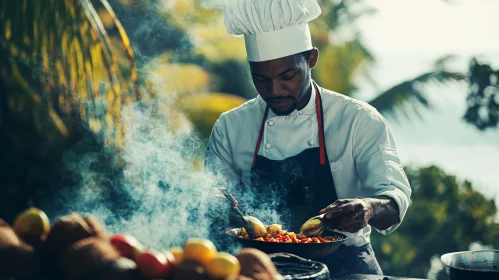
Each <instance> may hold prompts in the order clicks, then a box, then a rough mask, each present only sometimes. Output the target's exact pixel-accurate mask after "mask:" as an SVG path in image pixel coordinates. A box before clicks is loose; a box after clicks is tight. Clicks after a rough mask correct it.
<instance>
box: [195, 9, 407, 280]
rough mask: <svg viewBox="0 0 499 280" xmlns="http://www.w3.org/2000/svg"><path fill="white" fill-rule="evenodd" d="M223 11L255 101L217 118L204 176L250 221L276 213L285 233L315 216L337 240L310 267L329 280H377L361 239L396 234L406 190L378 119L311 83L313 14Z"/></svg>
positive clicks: (388, 136)
mask: <svg viewBox="0 0 499 280" xmlns="http://www.w3.org/2000/svg"><path fill="white" fill-rule="evenodd" d="M224 7H225V9H224V12H225V26H226V29H227V31H228V32H229V33H230V34H232V35H236V36H241V35H242V36H244V41H245V46H246V53H247V60H248V62H249V67H250V71H251V75H252V79H253V83H254V85H255V88H256V90H257V91H258V93H259V96H257V97H256V98H254V99H251V100H249V101H248V102H246V103H245V104H243V105H242V106H240V107H238V108H235V109H233V110H230V111H228V112H225V113H223V114H222V115H221V116H220V117H219V119H218V120H217V122H216V123H215V125H214V127H213V130H212V133H211V136H210V139H209V143H208V147H207V150H206V160H205V168H206V170H208V171H210V172H213V173H214V174H215V175H216V176H218V178H222V181H223V182H224V183H225V184H226V186H228V187H229V188H230V189H231V190H232V191H233V192H234V193H236V194H237V195H236V196H239V197H242V198H243V200H244V199H246V198H248V197H251V199H246V201H244V204H247V205H252V206H251V207H253V208H250V209H253V210H255V211H256V210H258V211H260V212H256V213H259V214H256V215H260V217H262V218H263V216H264V215H266V214H265V213H271V212H269V211H270V210H275V211H277V212H278V213H279V215H280V219H281V220H280V222H281V223H282V224H283V227H285V228H287V229H289V230H291V231H297V230H298V229H299V227H300V225H301V224H303V222H305V221H306V220H307V219H308V218H310V217H313V216H316V215H318V214H322V213H325V218H326V221H327V225H328V227H329V228H330V229H333V230H335V231H338V232H341V233H343V234H345V235H346V236H347V239H346V240H345V242H344V243H343V245H342V246H341V247H340V248H339V249H338V250H337V251H336V252H335V253H333V254H331V255H330V256H327V257H325V258H324V259H320V261H322V262H324V263H326V264H327V265H328V267H329V270H330V273H331V276H332V277H338V276H341V275H346V274H353V273H365V274H378V275H382V270H381V268H380V266H379V264H378V262H377V260H376V257H375V255H374V252H373V250H372V247H371V245H370V234H371V229H372V228H374V229H375V230H377V231H378V232H380V233H381V234H385V235H386V234H389V233H391V232H393V231H394V230H396V229H397V228H398V227H399V225H400V223H401V222H402V220H403V218H404V215H405V213H406V211H407V208H408V206H409V199H410V195H411V188H410V185H409V182H408V180H407V177H406V175H405V173H404V170H403V168H402V166H401V163H400V159H399V156H398V154H397V151H396V148H395V142H394V139H393V137H392V133H391V130H390V127H389V125H388V124H387V122H386V121H385V119H384V118H383V117H382V116H381V115H380V114H379V113H378V111H376V109H374V108H373V107H371V106H370V105H368V104H366V103H365V102H362V101H359V100H355V99H353V98H349V97H347V96H344V95H341V94H339V93H336V92H333V91H331V90H328V89H325V88H321V87H320V85H318V84H316V83H315V82H314V81H313V80H312V78H311V71H312V69H313V68H314V67H315V65H316V64H317V63H318V60H319V50H318V49H316V48H314V47H313V45H312V41H311V36H310V30H309V27H308V22H309V21H311V20H313V19H315V18H317V17H318V16H319V15H320V14H321V9H320V7H319V5H318V4H317V2H316V1H315V0H258V1H256V0H225V6H224ZM333 75H334V72H332V73H331V76H333ZM249 194H251V195H249ZM242 204H243V201H241V205H242ZM265 211H268V212H265Z"/></svg>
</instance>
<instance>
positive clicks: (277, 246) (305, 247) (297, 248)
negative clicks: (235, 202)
mask: <svg viewBox="0 0 499 280" xmlns="http://www.w3.org/2000/svg"><path fill="white" fill-rule="evenodd" d="M240 232H241V228H233V229H230V230H228V231H227V232H226V234H227V235H228V236H229V237H230V238H232V239H236V240H237V242H239V243H240V244H241V245H242V246H244V247H250V248H255V249H258V250H260V251H263V252H265V253H267V254H273V253H290V254H294V255H297V256H300V257H302V258H306V259H312V260H316V259H320V258H322V257H325V256H328V255H330V254H332V253H334V252H335V251H336V250H337V249H338V248H339V247H340V245H341V244H343V242H344V241H345V239H346V238H347V237H346V235H344V234H341V233H338V232H329V233H328V234H327V235H329V236H334V237H339V238H340V240H337V241H330V242H327V243H272V242H263V241H256V240H252V239H244V238H238V237H237V236H238V235H239V234H240Z"/></svg>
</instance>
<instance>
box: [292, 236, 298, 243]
mask: <svg viewBox="0 0 499 280" xmlns="http://www.w3.org/2000/svg"><path fill="white" fill-rule="evenodd" d="M291 241H292V242H293V243H299V242H300V241H298V239H296V237H293V238H291Z"/></svg>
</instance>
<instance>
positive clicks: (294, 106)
mask: <svg viewBox="0 0 499 280" xmlns="http://www.w3.org/2000/svg"><path fill="white" fill-rule="evenodd" d="M270 109H272V108H270ZM295 109H296V102H294V103H293V105H291V107H289V109H288V110H286V111H284V112H276V111H274V110H272V112H274V114H276V115H278V116H287V115H289V114H291V113H292V112H293V111H294V110H295Z"/></svg>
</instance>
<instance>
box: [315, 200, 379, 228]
mask: <svg viewBox="0 0 499 280" xmlns="http://www.w3.org/2000/svg"><path fill="white" fill-rule="evenodd" d="M373 212H374V210H373V205H372V204H371V203H370V201H369V200H367V199H366V200H364V199H359V198H354V199H338V200H336V201H335V202H334V203H333V204H330V205H329V206H327V207H326V208H324V209H322V210H321V211H320V214H325V215H324V219H325V221H326V227H327V228H330V229H337V230H339V231H345V232H351V233H354V232H357V231H359V230H361V229H363V228H364V227H365V226H366V225H367V224H368V223H369V220H370V219H371V217H372V216H373Z"/></svg>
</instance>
